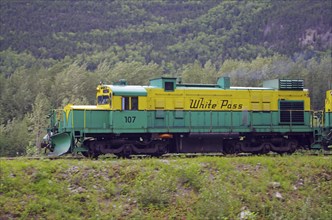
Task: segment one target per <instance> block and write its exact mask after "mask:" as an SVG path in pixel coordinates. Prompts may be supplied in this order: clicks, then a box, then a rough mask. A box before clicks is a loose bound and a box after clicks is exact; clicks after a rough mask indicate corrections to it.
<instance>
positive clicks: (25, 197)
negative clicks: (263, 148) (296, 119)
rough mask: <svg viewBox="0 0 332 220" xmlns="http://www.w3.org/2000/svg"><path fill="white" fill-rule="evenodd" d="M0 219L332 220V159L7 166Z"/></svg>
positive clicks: (48, 162) (200, 159)
mask: <svg viewBox="0 0 332 220" xmlns="http://www.w3.org/2000/svg"><path fill="white" fill-rule="evenodd" d="M0 163H1V183H0V186H1V187H0V198H1V199H0V219H241V218H242V219H331V216H332V157H331V156H322V155H321V156H302V155H292V156H275V157H272V156H269V157H267V156H254V157H198V158H169V159H155V158H152V159H139V160H137V159H134V160H118V159H105V160H98V161H95V160H63V159H60V160H49V159H43V160H28V159H24V158H20V159H15V160H3V159H2V160H0Z"/></svg>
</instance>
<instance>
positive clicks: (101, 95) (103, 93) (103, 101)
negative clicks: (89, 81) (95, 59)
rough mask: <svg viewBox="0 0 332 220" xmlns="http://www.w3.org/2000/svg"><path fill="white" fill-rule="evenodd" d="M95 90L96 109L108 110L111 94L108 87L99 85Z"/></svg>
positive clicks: (110, 103) (110, 106)
mask: <svg viewBox="0 0 332 220" xmlns="http://www.w3.org/2000/svg"><path fill="white" fill-rule="evenodd" d="M96 90H97V95H96V98H97V106H98V108H102V109H108V110H110V109H111V108H112V93H111V90H110V88H109V86H107V85H103V84H100V85H98V87H97V89H96Z"/></svg>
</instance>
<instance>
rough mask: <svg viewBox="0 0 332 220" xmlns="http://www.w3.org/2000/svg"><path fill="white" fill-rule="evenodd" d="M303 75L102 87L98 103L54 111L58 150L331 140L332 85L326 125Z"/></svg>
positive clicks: (94, 152) (125, 152) (307, 144)
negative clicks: (318, 118) (238, 82)
mask: <svg viewBox="0 0 332 220" xmlns="http://www.w3.org/2000/svg"><path fill="white" fill-rule="evenodd" d="M303 84H304V83H303V80H281V79H276V80H269V81H265V82H264V84H263V87H231V86H230V78H229V77H222V78H219V79H218V81H217V83H216V84H205V85H202V84H183V83H177V79H176V78H171V77H162V78H157V79H152V80H150V85H149V86H133V85H127V83H126V82H125V81H124V80H121V81H119V83H117V84H115V85H104V84H100V85H98V87H97V95H96V99H97V105H91V106H90V105H67V106H66V107H65V108H64V109H63V110H61V111H60V112H59V111H54V112H53V116H52V117H51V118H52V120H51V128H50V129H49V130H48V133H49V135H48V136H49V145H48V147H49V148H50V149H51V151H52V152H53V154H54V155H62V154H65V153H68V152H81V153H82V154H83V155H85V156H89V157H97V156H98V155H100V154H108V153H111V154H116V155H120V156H129V155H132V154H147V155H161V154H165V153H215V152H222V153H225V154H230V153H238V152H249V153H267V152H269V151H274V152H278V153H291V152H294V151H295V150H296V149H298V148H306V149H310V148H320V147H322V146H328V145H331V137H329V135H330V136H331V132H330V130H331V124H332V122H331V120H332V117H331V109H332V107H331V105H332V103H331V101H332V98H331V91H329V92H330V93H328V94H330V96H329V97H328V98H327V101H326V109H325V113H324V127H323V126H321V125H318V126H316V125H315V124H317V123H315V121H314V117H313V112H312V111H311V109H310V98H309V92H308V91H307V90H306V89H304V85H303Z"/></svg>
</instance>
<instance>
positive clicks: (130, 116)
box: [113, 96, 147, 133]
mask: <svg viewBox="0 0 332 220" xmlns="http://www.w3.org/2000/svg"><path fill="white" fill-rule="evenodd" d="M121 102H122V109H121V110H119V111H114V112H113V128H114V131H113V132H114V133H144V132H146V129H147V112H146V111H144V110H139V97H138V96H123V97H122V100H121Z"/></svg>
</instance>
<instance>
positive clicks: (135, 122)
mask: <svg viewBox="0 0 332 220" xmlns="http://www.w3.org/2000/svg"><path fill="white" fill-rule="evenodd" d="M279 114H280V113H279V112H248V111H243V112H239V111H232V112H225V111H220V112H217V111H191V112H188V111H105V110H104V111H96V110H72V111H71V112H70V114H69V117H68V120H62V121H61V123H60V127H59V132H60V133H62V132H71V133H73V134H74V135H75V137H84V135H85V134H93V133H114V134H125V133H217V132H226V133H227V132H229V133H231V132H240V133H241V132H253V131H254V132H280V133H289V132H311V131H312V127H311V124H312V121H311V118H312V117H311V113H310V112H305V113H304V123H301V124H298V123H295V122H294V123H292V122H290V123H287V124H281V123H280V119H279V118H280V115H279ZM63 118H65V117H63Z"/></svg>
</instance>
